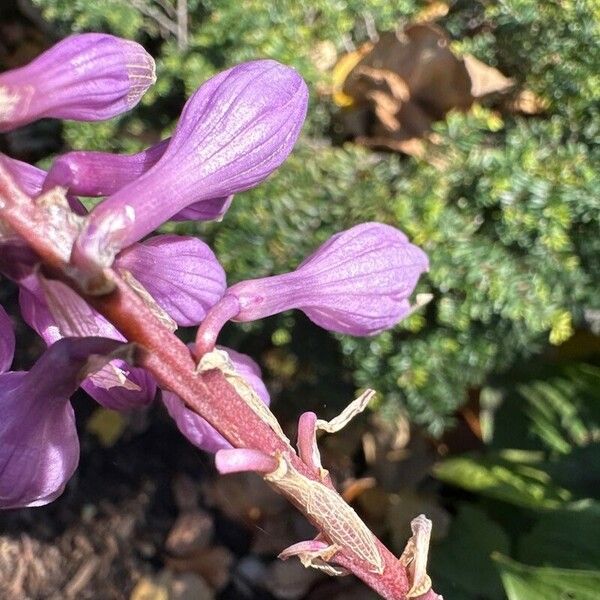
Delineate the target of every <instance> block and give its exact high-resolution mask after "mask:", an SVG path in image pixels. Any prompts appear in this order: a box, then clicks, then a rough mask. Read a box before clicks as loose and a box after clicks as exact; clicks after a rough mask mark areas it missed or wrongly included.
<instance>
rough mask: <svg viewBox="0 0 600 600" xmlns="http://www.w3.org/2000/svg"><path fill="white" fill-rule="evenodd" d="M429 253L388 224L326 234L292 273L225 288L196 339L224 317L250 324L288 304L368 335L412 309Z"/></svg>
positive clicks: (331, 326) (336, 327)
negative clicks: (221, 316)
mask: <svg viewBox="0 0 600 600" xmlns="http://www.w3.org/2000/svg"><path fill="white" fill-rule="evenodd" d="M428 266H429V263H428V260H427V255H426V254H425V253H424V252H423V251H422V250H421V249H420V248H418V247H417V246H414V245H413V244H411V243H410V242H409V241H408V239H407V238H406V236H405V235H404V234H403V233H402V232H401V231H399V230H398V229H395V228H394V227H390V226H389V225H384V224H381V223H364V224H362V225H357V226H355V227H352V228H351V229H348V230H346V231H344V232H341V233H338V234H336V235H334V236H333V237H332V238H330V239H329V240H328V241H327V242H326V243H325V244H323V245H322V246H321V247H320V248H319V249H318V250H316V251H315V252H314V253H313V254H312V255H311V256H309V257H308V258H307V259H306V260H305V261H304V262H303V263H302V264H301V265H300V266H299V267H298V268H297V269H296V270H295V271H292V272H291V273H285V274H283V275H275V276H273V277H264V278H261V279H252V280H248V281H242V282H240V283H237V284H235V285H233V286H231V287H230V288H229V289H228V290H227V292H226V293H225V296H224V297H223V299H222V300H221V301H220V303H219V304H217V305H216V306H214V307H213V308H212V309H211V311H210V312H209V314H208V316H207V318H206V320H205V321H204V323H203V325H202V327H201V328H200V331H199V338H198V339H199V340H200V339H201V338H202V336H203V335H204V334H205V333H206V334H208V339H210V337H211V336H212V335H213V332H211V331H208V328H209V327H213V324H212V322H214V323H215V325H214V327H217V328H218V327H220V326H221V325H222V323H219V320H220V319H219V313H220V312H223V314H224V319H232V320H234V321H254V320H256V319H262V318H264V317H267V316H270V315H273V314H276V313H280V312H283V311H285V310H289V309H292V308H297V309H300V310H302V311H303V312H304V313H305V314H306V315H307V316H308V317H309V319H311V321H313V322H314V323H316V324H317V325H320V326H321V327H323V328H324V329H328V330H329V331H335V332H338V333H348V334H351V335H361V336H364V335H373V334H375V333H377V332H379V331H382V330H384V329H388V328H390V327H393V326H394V325H395V324H396V323H398V322H399V321H400V320H401V319H402V318H403V317H405V316H407V315H408V314H409V313H410V311H411V306H410V303H409V301H408V298H409V296H410V295H411V294H412V292H413V290H414V288H415V286H416V284H417V281H418V279H419V276H420V275H421V274H422V273H423V272H424V271H427V269H428Z"/></svg>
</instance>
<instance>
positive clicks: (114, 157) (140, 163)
mask: <svg viewBox="0 0 600 600" xmlns="http://www.w3.org/2000/svg"><path fill="white" fill-rule="evenodd" d="M169 142H170V138H167V139H166V140H163V141H162V142H159V143H158V144H155V145H154V146H150V148H147V149H146V150H143V151H142V152H138V153H137V154H131V155H127V154H111V153H110V152H90V151H78V152H67V153H66V154H63V155H62V156H59V157H58V158H57V159H56V160H55V161H54V163H53V164H52V167H51V168H50V170H49V171H48V176H47V177H46V180H45V181H44V184H43V189H44V191H46V190H49V189H51V188H53V187H56V186H58V185H59V186H61V187H64V188H66V189H67V190H68V191H69V192H70V193H71V194H75V195H79V196H91V197H94V196H110V195H111V194H115V193H116V192H118V191H119V190H120V189H121V188H122V187H125V186H126V185H127V184H128V183H130V182H131V181H133V180H134V179H137V178H138V177H140V176H141V175H143V174H144V173H145V172H146V171H148V170H149V169H151V168H152V167H153V166H154V165H155V164H156V163H157V162H158V161H159V159H160V158H161V156H162V155H163V154H164V152H165V150H166V149H167V146H168V145H169ZM232 199H233V196H232V195H231V196H226V197H224V198H213V199H209V200H204V201H200V202H196V203H194V204H191V205H190V206H188V207H186V208H184V209H183V210H181V211H180V212H178V213H177V214H176V215H174V216H173V217H171V220H172V221H186V220H190V221H212V220H214V219H220V218H222V217H223V215H224V214H225V213H226V212H227V209H228V208H229V206H230V205H231V200H232Z"/></svg>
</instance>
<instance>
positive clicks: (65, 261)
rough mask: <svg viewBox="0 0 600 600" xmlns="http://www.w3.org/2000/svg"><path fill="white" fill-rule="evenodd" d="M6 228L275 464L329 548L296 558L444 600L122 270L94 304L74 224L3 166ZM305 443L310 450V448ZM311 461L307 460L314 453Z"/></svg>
mask: <svg viewBox="0 0 600 600" xmlns="http://www.w3.org/2000/svg"><path fill="white" fill-rule="evenodd" d="M51 193H52V192H51ZM57 213H58V215H59V216H58V217H57V216H56V214H57ZM0 220H1V221H3V223H4V225H7V226H9V227H10V228H11V229H12V230H14V231H15V232H16V233H17V234H18V235H19V236H20V237H21V238H22V239H23V240H24V241H25V242H26V243H27V245H28V246H29V247H30V248H31V249H33V250H34V251H35V253H36V254H37V256H38V257H39V261H40V263H41V266H42V268H43V269H44V270H45V271H46V275H47V276H48V277H53V278H55V279H59V280H61V281H62V282H63V283H65V284H66V285H68V286H69V287H71V288H72V289H73V290H74V291H75V292H77V293H78V294H79V295H80V296H81V297H82V298H83V299H84V300H85V301H87V302H88V303H89V304H90V305H91V306H93V307H94V308H95V309H96V310H97V311H98V312H99V313H100V314H102V315H103V316H104V317H105V318H106V319H107V320H108V321H109V322H110V323H112V324H113V325H114V326H115V327H116V328H117V330H119V332H120V333H121V334H122V335H123V336H124V337H125V339H126V340H127V341H129V342H131V343H135V344H136V345H137V346H138V347H139V348H140V351H139V352H138V356H137V361H136V366H139V367H143V368H145V369H147V370H148V371H149V372H150V373H151V374H152V375H153V376H154V378H155V379H156V381H157V383H158V384H159V385H160V386H161V387H164V388H165V389H167V390H170V391H172V392H174V393H175V394H177V395H178V396H179V397H180V398H181V399H182V400H183V402H184V403H185V404H186V405H187V407H188V408H189V409H190V410H192V411H194V412H195V413H197V414H198V415H200V416H201V417H202V418H204V419H205V420H206V421H207V422H208V423H209V424H210V425H212V427H214V428H215V429H216V430H217V431H219V433H221V435H222V436H223V437H224V438H225V439H226V440H227V441H228V442H229V443H230V444H231V445H232V446H233V448H238V449H245V450H246V451H247V450H252V451H255V452H258V453H260V455H258V454H254V458H255V460H254V462H253V461H252V460H250V462H249V463H248V469H249V470H253V469H252V466H253V465H254V467H255V468H256V465H257V464H258V463H260V467H261V469H262V470H263V471H264V468H265V465H267V464H269V461H273V463H272V464H274V465H277V467H276V469H275V470H274V471H272V472H270V473H267V474H266V475H265V477H264V478H265V480H266V481H267V482H268V483H269V484H270V485H271V486H272V487H273V488H274V489H275V490H276V491H278V492H279V493H280V494H282V495H283V496H285V497H286V498H288V500H289V501H290V502H291V503H292V504H294V506H296V507H297V508H298V509H299V510H300V511H301V512H303V513H304V515H305V516H306V517H307V518H308V520H309V521H310V522H311V523H312V524H313V525H314V526H315V528H316V529H317V531H318V534H319V536H320V540H321V541H324V542H326V543H327V546H326V547H325V548H322V547H321V544H316V545H315V544H314V543H312V545H311V546H310V548H311V550H310V551H304V550H301V549H300V550H298V551H296V550H294V552H292V554H294V553H295V554H297V555H298V556H300V557H301V559H302V560H303V562H304V560H306V561H308V564H309V565H310V566H316V567H317V568H322V569H323V570H327V569H329V571H327V572H330V573H331V574H340V573H339V572H336V569H337V566H339V567H341V568H342V569H345V570H346V571H350V572H352V573H353V574H354V575H356V576H357V577H359V578H360V579H361V580H362V581H364V582H365V583H366V584H367V585H369V586H370V587H371V588H372V589H373V590H375V591H376V592H378V593H379V594H380V595H381V597H382V598H385V599H386V600H404V599H405V598H420V599H422V600H435V599H439V598H440V596H439V595H438V594H436V593H435V592H433V590H431V589H430V588H426V589H424V588H423V587H422V586H420V585H419V584H420V582H416V581H413V579H412V578H413V576H414V569H413V570H411V565H412V563H413V562H417V561H418V562H419V565H421V564H422V562H423V556H422V555H421V556H418V555H415V554H414V551H413V550H412V548H413V547H414V548H421V552H422V551H423V550H422V544H419V543H416V544H415V543H413V544H412V545H411V546H410V551H408V547H407V551H408V552H407V551H405V554H406V556H405V554H403V561H399V560H398V558H397V557H396V556H394V555H393V554H392V553H391V552H390V551H389V550H388V549H387V548H386V547H385V546H384V545H383V544H382V543H381V542H380V541H379V540H378V539H377V538H376V537H375V535H374V534H373V533H371V532H370V531H369V530H368V528H367V526H366V525H365V524H364V523H363V522H362V521H361V520H360V518H359V517H358V515H357V514H356V513H355V512H354V511H353V510H352V509H351V508H350V507H349V506H348V505H347V504H346V503H345V502H344V500H343V499H342V497H341V496H340V495H339V494H338V493H337V491H336V490H335V488H334V487H333V484H332V483H331V481H330V479H329V478H328V477H324V476H323V474H322V473H320V472H319V470H318V469H315V468H313V466H311V465H309V464H307V463H305V462H304V461H303V460H302V459H301V457H300V456H299V455H298V454H297V453H296V451H295V450H294V449H293V448H292V447H291V445H289V443H288V442H287V438H285V436H283V437H282V436H281V434H279V433H278V431H277V430H276V427H274V426H273V423H272V422H270V421H269V420H268V419H264V418H261V416H260V414H259V412H257V411H256V410H255V409H254V408H253V407H252V404H251V403H250V402H249V401H248V400H247V399H245V398H244V397H243V395H242V394H241V393H240V389H239V388H238V387H237V386H234V385H233V384H232V383H231V380H228V379H227V378H226V376H225V375H224V373H223V372H222V371H221V370H220V369H218V368H215V369H209V370H204V371H202V372H198V371H197V369H196V364H195V361H194V359H193V357H192V355H191V353H190V351H189V350H188V348H187V347H186V346H185V344H184V343H183V342H182V341H180V340H179V339H178V338H177V337H176V336H175V335H174V334H173V333H172V332H171V331H170V330H169V329H168V328H167V327H166V326H165V325H164V324H163V323H161V322H160V321H159V320H158V319H157V318H156V316H155V314H154V313H153V312H152V311H151V310H150V309H149V308H148V306H147V305H146V304H145V303H144V302H143V300H142V299H141V298H140V297H139V296H138V295H137V294H136V293H135V291H134V290H133V289H132V288H130V287H129V286H128V285H127V283H126V282H125V281H124V280H123V279H122V278H121V277H120V276H119V274H118V273H117V272H116V271H115V270H113V269H111V268H105V269H103V270H102V272H101V276H102V279H103V283H104V284H107V285H105V286H104V290H106V291H105V293H95V294H90V293H89V288H88V287H87V284H86V285H85V286H83V287H82V285H81V283H80V282H81V281H82V280H83V281H86V279H87V278H86V273H82V272H81V271H79V270H75V269H73V267H72V266H71V265H70V262H69V257H70V253H69V252H68V249H69V244H70V245H72V244H73V242H74V238H75V236H76V233H77V224H76V223H75V224H74V225H73V226H72V229H71V230H69V229H67V231H66V233H65V232H64V231H63V232H62V235H58V233H57V231H56V230H57V227H58V224H59V223H60V222H61V217H60V210H52V211H49V210H47V209H46V208H45V206H44V204H43V203H42V204H40V203H39V201H33V200H32V199H31V198H29V197H28V196H27V195H26V194H24V193H23V192H22V191H20V190H19V188H18V187H17V186H16V184H15V183H14V181H13V179H12V177H11V175H10V174H9V173H8V171H7V170H6V169H5V168H4V167H3V166H2V165H1V164H0ZM62 221H64V217H63V218H62ZM96 275H97V273H96V272H94V276H96ZM84 288H85V289H84ZM96 292H97V290H96ZM266 410H268V409H266ZM273 419H274V417H273ZM313 429H314V428H313ZM307 443H309V442H307V440H303V446H304V447H306V444H307ZM304 453H305V454H309V451H308V450H305V451H304ZM257 456H261V460H260V461H257V460H256V457H257ZM240 460H243V457H242V458H241V459H240ZM229 464H230V465H231V464H232V463H231V461H230V462H229ZM240 468H241V467H240ZM259 470H260V469H259ZM332 516H335V517H336V518H335V519H334V518H332ZM411 540H412V538H411ZM302 544H304V543H301V544H300V546H302ZM309 544H310V543H309ZM296 546H298V545H295V547H296ZM313 546H314V548H313ZM302 547H304V546H302ZM307 552H308V554H307ZM425 552H426V549H425ZM289 555H291V554H289ZM285 557H286V558H287V555H286V556H285ZM425 559H426V556H425ZM329 563H333V564H335V565H336V567H333V566H331V565H330V564H329ZM305 564H306V563H305ZM421 571H422V569H420V572H421ZM415 591H418V594H419V595H417V593H415Z"/></svg>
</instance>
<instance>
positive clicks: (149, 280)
mask: <svg viewBox="0 0 600 600" xmlns="http://www.w3.org/2000/svg"><path fill="white" fill-rule="evenodd" d="M115 266H116V268H117V270H121V269H126V270H128V271H129V272H130V273H131V274H132V275H133V276H134V277H135V278H136V279H137V280H138V281H139V282H140V283H141V284H142V285H143V286H144V287H145V288H146V290H147V291H148V292H150V294H151V296H152V297H153V298H154V299H155V300H156V302H157V303H158V304H159V305H160V306H161V307H162V308H163V309H164V310H166V311H167V313H168V314H169V316H170V317H171V318H172V319H173V320H174V321H175V322H176V323H177V324H178V325H183V326H191V325H197V324H198V323H200V321H202V320H203V319H204V317H205V316H206V313H207V312H208V310H209V309H210V308H211V307H212V306H213V304H216V303H217V302H218V301H219V299H220V298H221V297H222V296H223V294H224V292H225V288H226V287H227V283H226V281H225V271H224V270H223V267H222V266H221V265H220V264H219V261H218V260H217V257H216V256H215V255H214V252H213V251H212V250H211V249H210V248H209V247H208V246H207V245H206V244H205V243H204V242H203V241H201V240H199V239H198V238H195V237H191V236H179V235H157V236H154V237H152V238H150V239H148V240H145V241H143V242H140V243H139V244H133V246H130V247H129V248H127V249H126V250H124V251H123V252H122V253H121V254H120V255H119V256H118V258H117V260H116V261H115Z"/></svg>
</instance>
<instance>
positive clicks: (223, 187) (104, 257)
mask: <svg viewBox="0 0 600 600" xmlns="http://www.w3.org/2000/svg"><path fill="white" fill-rule="evenodd" d="M307 99H308V93H307V89H306V84H305V83H304V81H303V80H302V78H301V77H300V76H299V75H298V73H296V72H295V71H294V70H292V69H290V68H288V67H285V66H283V65H281V64H279V63H277V62H275V61H272V60H259V61H254V62H249V63H244V64H241V65H238V66H236V67H233V68H232V69H229V70H228V71H225V72H223V73H220V74H219V75H217V76H215V77H213V78H212V79H209V80H208V81H207V82H206V83H205V84H203V85H202V86H201V87H200V88H199V89H198V90H197V92H196V93H195V94H194V95H193V96H192V97H191V98H190V99H189V101H188V102H187V104H186V106H185V107H184V109H183V112H182V114H181V118H180V119H179V123H178V125H177V128H176V129H175V132H174V133H173V136H172V138H171V141H170V143H169V146H168V147H167V149H166V150H165V152H164V154H163V156H162V157H161V158H160V160H159V161H158V162H157V163H156V165H154V167H152V168H151V169H150V170H149V171H147V172H146V173H145V174H144V175H142V176H141V177H139V178H138V179H136V180H135V181H133V182H132V183H130V184H129V185H127V186H125V187H123V188H121V189H120V190H119V191H118V192H116V193H115V194H114V195H112V196H111V197H110V198H108V199H106V200H105V201H104V202H102V203H100V204H99V205H98V206H96V207H95V208H94V210H93V211H92V213H91V215H90V217H89V220H88V224H87V226H86V227H85V228H84V231H83V232H82V234H81V236H80V237H79V241H78V243H77V244H76V247H75V252H74V254H73V258H74V260H76V261H77V262H80V263H84V264H85V263H91V264H94V265H109V264H111V263H112V260H113V259H114V256H115V255H116V254H117V253H118V252H119V251H120V250H121V249H122V248H124V247H126V246H128V245H130V244H132V243H133V242H135V241H137V240H139V239H141V238H142V237H144V236H145V235H147V234H149V233H150V232H151V231H153V230H154V229H156V228H157V227H158V226H159V225H161V224H162V223H164V222H165V221H167V220H169V219H171V218H172V217H173V216H174V215H176V214H177V213H179V212H180V211H182V210H183V209H185V208H186V207H189V206H190V205H192V204H197V203H199V202H203V201H207V200H212V199H214V198H225V197H227V196H230V195H231V194H235V193H237V192H240V191H243V190H247V189H249V188H251V187H253V186H255V185H257V184H258V183H260V182H261V181H262V180H264V179H265V178H266V177H268V176H269V175H270V174H271V173H272V172H273V171H274V170H275V169H276V168H277V167H279V165H281V163H282V162H283V161H284V160H285V158H286V157H287V156H288V154H289V153H290V151H291V150H292V147H293V146H294V143H295V142H296V139H297V137H298V134H299V132H300V128H301V126H302V123H303V121H304V117H305V114H306V107H307Z"/></svg>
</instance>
